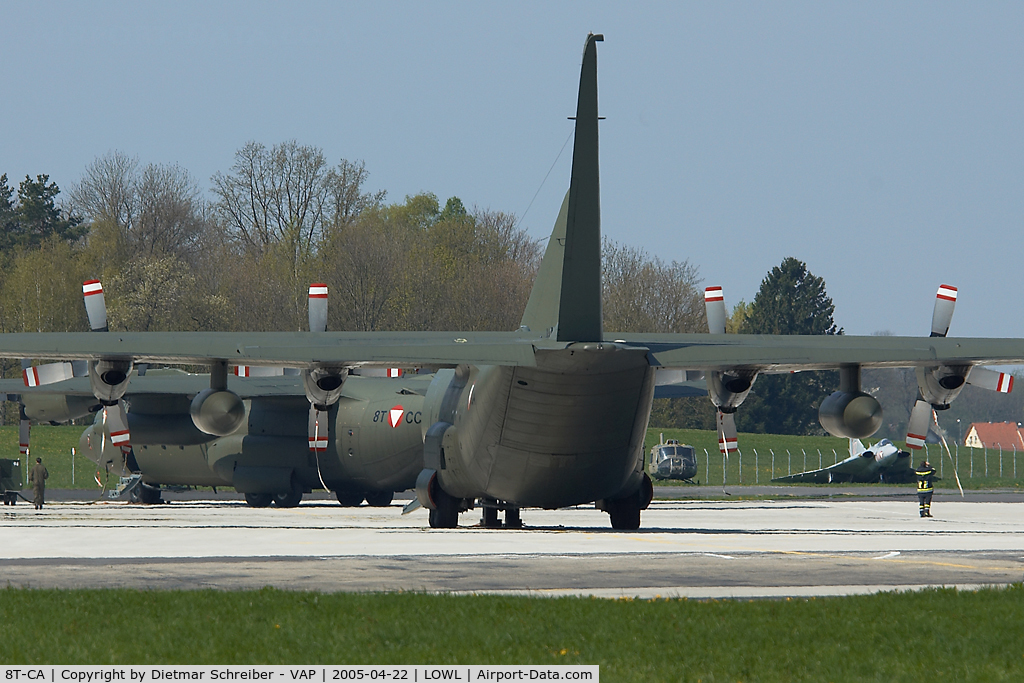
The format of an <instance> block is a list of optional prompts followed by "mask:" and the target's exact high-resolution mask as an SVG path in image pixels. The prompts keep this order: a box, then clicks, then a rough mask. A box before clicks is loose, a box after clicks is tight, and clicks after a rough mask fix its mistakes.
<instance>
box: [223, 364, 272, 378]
mask: <svg viewBox="0 0 1024 683" xmlns="http://www.w3.org/2000/svg"><path fill="white" fill-rule="evenodd" d="M283 375H284V368H275V367H267V366H264V365H236V366H235V377H281V376H283Z"/></svg>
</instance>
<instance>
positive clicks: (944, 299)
mask: <svg viewBox="0 0 1024 683" xmlns="http://www.w3.org/2000/svg"><path fill="white" fill-rule="evenodd" d="M956 298H957V289H956V287H954V286H952V285H939V289H938V291H937V292H936V293H935V308H934V309H933V311H932V331H931V336H932V337H945V336H946V334H947V333H948V332H949V325H950V323H951V322H952V320H953V311H954V309H955V308H956ZM917 377H918V388H919V391H918V394H917V400H916V401H915V402H914V407H913V409H912V410H911V411H910V422H909V423H907V447H908V448H912V449H914V450H920V449H921V448H924V444H925V440H926V438H927V436H928V430H929V428H930V425H931V423H932V421H933V418H934V410H933V409H934V408H946V407H949V402H950V401H952V400H953V399H954V398H956V396H957V395H958V394H959V389H960V387H961V386H962V385H963V384H965V383H966V384H970V385H971V386H976V387H978V388H980V389H988V390H989V391H997V392H999V393H1004V394H1005V393H1009V392H1010V391H1012V390H1013V375H1010V374H1008V373H1005V372H999V371H998V370H992V369H991V368H985V367H980V366H979V367H971V366H967V367H965V368H959V367H958V368H950V367H946V366H939V367H936V368H930V369H926V368H918V369H917ZM935 389H938V391H935ZM926 394H931V395H930V396H926ZM929 398H930V399H933V400H928V399H929Z"/></svg>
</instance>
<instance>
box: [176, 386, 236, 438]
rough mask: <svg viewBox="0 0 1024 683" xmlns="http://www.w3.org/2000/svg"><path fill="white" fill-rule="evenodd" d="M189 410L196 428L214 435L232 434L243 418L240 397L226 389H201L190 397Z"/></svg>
mask: <svg viewBox="0 0 1024 683" xmlns="http://www.w3.org/2000/svg"><path fill="white" fill-rule="evenodd" d="M189 412H190V413H191V414H192V424H194V425H195V426H196V429H199V430H200V431H202V432H205V433H207V434H213V435H215V436H227V435H228V434H233V433H234V432H235V431H237V430H238V428H239V427H241V426H242V420H244V419H245V405H244V404H243V403H242V399H241V398H239V397H238V394H236V393H235V392H233V391H227V390H226V389H203V390H202V391H200V392H199V393H198V394H196V397H195V398H194V399H192V405H191V406H190V407H189Z"/></svg>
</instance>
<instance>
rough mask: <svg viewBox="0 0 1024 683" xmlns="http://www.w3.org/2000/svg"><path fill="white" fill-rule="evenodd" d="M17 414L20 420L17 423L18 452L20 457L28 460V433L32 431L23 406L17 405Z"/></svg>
mask: <svg viewBox="0 0 1024 683" xmlns="http://www.w3.org/2000/svg"><path fill="white" fill-rule="evenodd" d="M18 412H19V413H20V415H19V417H20V418H21V419H20V420H19V421H18V452H19V453H21V454H22V455H24V456H25V458H28V455H29V432H30V431H31V429H32V423H31V422H29V421H28V418H27V417H26V416H25V406H24V405H21V404H19V405H18ZM25 462H28V460H27V459H26V461H25Z"/></svg>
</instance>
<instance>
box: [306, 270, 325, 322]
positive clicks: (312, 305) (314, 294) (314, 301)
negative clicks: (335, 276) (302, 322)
mask: <svg viewBox="0 0 1024 683" xmlns="http://www.w3.org/2000/svg"><path fill="white" fill-rule="evenodd" d="M309 331H310V332H326V331H327V285H325V284H324V283H322V282H314V283H313V284H311V285H310V286H309Z"/></svg>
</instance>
